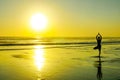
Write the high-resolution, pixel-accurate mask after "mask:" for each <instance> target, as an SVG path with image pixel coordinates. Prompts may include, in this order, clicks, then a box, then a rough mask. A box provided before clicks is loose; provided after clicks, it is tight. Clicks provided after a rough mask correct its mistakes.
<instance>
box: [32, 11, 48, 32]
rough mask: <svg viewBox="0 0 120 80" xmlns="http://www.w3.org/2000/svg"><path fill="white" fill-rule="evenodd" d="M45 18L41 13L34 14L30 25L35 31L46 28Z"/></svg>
mask: <svg viewBox="0 0 120 80" xmlns="http://www.w3.org/2000/svg"><path fill="white" fill-rule="evenodd" d="M47 22H48V21H47V18H46V16H44V15H43V14H40V13H38V14H34V15H33V16H32V18H31V22H30V23H31V26H32V28H33V29H34V30H36V31H42V30H44V29H45V28H46V25H47Z"/></svg>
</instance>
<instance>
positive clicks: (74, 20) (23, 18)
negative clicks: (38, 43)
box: [0, 0, 120, 37]
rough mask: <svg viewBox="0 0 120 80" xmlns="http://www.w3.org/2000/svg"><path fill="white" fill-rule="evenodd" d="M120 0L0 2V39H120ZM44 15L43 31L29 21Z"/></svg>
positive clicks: (11, 0) (2, 0)
mask: <svg viewBox="0 0 120 80" xmlns="http://www.w3.org/2000/svg"><path fill="white" fill-rule="evenodd" d="M119 3H120V0H0V36H28V37H33V36H36V35H40V36H44V37H90V36H95V35H96V34H97V33H98V32H100V33H101V34H102V35H103V36H106V37H120V31H119V30H120V22H119V21H120V5H119ZM36 13H41V14H43V15H45V16H46V18H47V19H48V23H47V25H46V29H44V30H43V31H39V32H38V31H35V30H33V29H32V28H31V25H30V19H31V17H32V16H33V15H34V14H36Z"/></svg>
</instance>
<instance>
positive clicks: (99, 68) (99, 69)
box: [97, 57, 102, 80]
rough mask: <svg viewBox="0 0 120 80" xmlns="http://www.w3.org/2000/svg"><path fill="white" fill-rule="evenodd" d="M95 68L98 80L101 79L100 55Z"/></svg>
mask: <svg viewBox="0 0 120 80" xmlns="http://www.w3.org/2000/svg"><path fill="white" fill-rule="evenodd" d="M97 69H98V72H97V78H98V80H101V79H102V63H101V58H100V57H99V61H98V65H97Z"/></svg>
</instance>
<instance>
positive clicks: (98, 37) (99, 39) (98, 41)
mask: <svg viewBox="0 0 120 80" xmlns="http://www.w3.org/2000/svg"><path fill="white" fill-rule="evenodd" d="M96 40H97V46H96V47H94V49H98V50H99V51H101V40H102V36H101V35H100V34H99V33H98V35H97V36H96Z"/></svg>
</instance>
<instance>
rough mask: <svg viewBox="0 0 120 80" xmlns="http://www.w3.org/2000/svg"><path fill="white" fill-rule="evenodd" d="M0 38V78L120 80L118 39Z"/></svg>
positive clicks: (28, 79) (119, 44)
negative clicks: (99, 42) (99, 48)
mask: <svg viewBox="0 0 120 80" xmlns="http://www.w3.org/2000/svg"><path fill="white" fill-rule="evenodd" d="M94 46H96V41H95V39H94V38H67V39H65V38H57V39H52V38H49V39H39V40H36V39H21V38H20V39H16V38H14V39H13V38H12V39H8V38H7V39H6V38H2V39H1V40H0V80H120V72H119V71H120V64H119V63H120V54H119V52H120V38H106V39H103V45H102V52H101V57H99V56H98V51H97V50H93V47H94Z"/></svg>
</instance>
